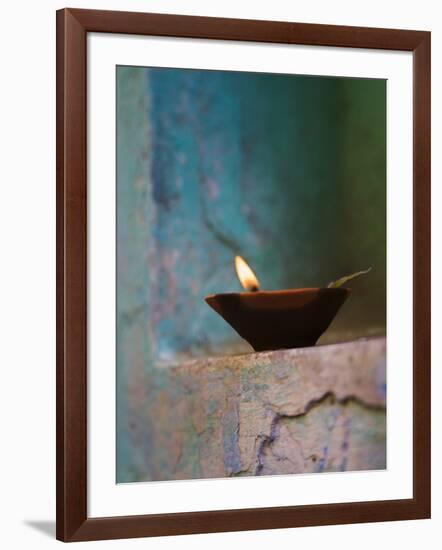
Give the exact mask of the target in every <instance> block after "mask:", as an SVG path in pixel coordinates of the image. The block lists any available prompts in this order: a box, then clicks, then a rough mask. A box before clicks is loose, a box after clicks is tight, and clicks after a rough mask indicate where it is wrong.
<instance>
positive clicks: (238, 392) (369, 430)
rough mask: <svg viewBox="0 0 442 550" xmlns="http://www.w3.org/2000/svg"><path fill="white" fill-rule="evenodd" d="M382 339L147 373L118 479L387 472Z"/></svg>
mask: <svg viewBox="0 0 442 550" xmlns="http://www.w3.org/2000/svg"><path fill="white" fill-rule="evenodd" d="M385 357H386V341H385V338H374V339H369V340H358V341H353V342H347V343H341V344H333V345H326V346H317V347H312V348H304V349H296V350H280V351H273V352H265V353H252V354H246V355H238V356H231V357H216V358H206V359H197V360H193V361H190V362H188V363H186V364H185V365H182V366H180V367H175V368H168V369H159V370H157V371H155V372H150V373H149V375H148V376H146V380H147V387H146V393H145V395H144V396H143V403H140V401H139V400H138V402H137V405H136V408H134V409H133V411H132V414H131V418H130V423H129V426H128V429H130V430H131V433H130V437H131V438H130V441H131V446H132V450H131V453H130V456H134V457H135V461H133V462H132V463H131V464H130V465H129V464H128V465H126V466H127V467H126V468H125V469H123V470H121V469H120V470H119V473H120V475H119V478H118V480H119V481H141V480H144V481H146V480H170V479H194V478H213V477H225V476H238V475H264V474H273V475H274V474H289V473H306V472H322V471H337V470H362V469H382V468H385V461H386V458H385V456H386V448H385V447H386V445H385V399H386V382H385V380H386V378H385V374H386V368H385Z"/></svg>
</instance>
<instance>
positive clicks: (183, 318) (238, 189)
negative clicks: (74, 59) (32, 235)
mask: <svg viewBox="0 0 442 550" xmlns="http://www.w3.org/2000/svg"><path fill="white" fill-rule="evenodd" d="M385 94H386V84H385V81H381V80H362V79H336V78H323V77H305V76H291V75H290V76H287V75H267V74H250V73H231V72H213V71H197V70H174V69H147V68H146V69H145V68H136V67H118V68H117V190H116V192H117V441H118V445H117V472H119V474H118V475H119V480H120V481H121V480H122V481H127V480H130V479H132V478H133V479H135V478H136V474H135V472H137V471H144V469H145V468H146V464H148V463H149V460H150V458H149V457H151V458H154V455H153V454H152V453H155V449H154V447H153V446H152V444H151V440H152V437H153V430H154V423H153V421H152V419H151V418H150V416H149V407H148V403H149V395H151V393H152V391H154V390H155V391H158V392H160V394H161V391H162V388H161V384H160V382H159V381H161V380H162V379H163V378H161V377H159V376H158V374H159V373H157V374H156V376H153V369H154V368H155V367H156V366H159V365H161V364H174V363H175V364H177V363H178V362H179V359H180V358H181V357H192V356H201V355H207V354H209V355H210V354H216V353H220V354H230V353H234V352H236V351H245V350H247V349H250V348H248V345H247V344H245V343H244V342H243V341H242V340H241V339H240V338H239V337H238V336H237V334H236V333H235V332H234V331H233V330H232V329H231V328H230V327H229V326H228V325H227V324H226V323H225V322H224V321H223V320H222V319H221V318H220V317H218V316H217V315H216V314H215V313H214V312H213V311H212V310H211V309H209V307H208V306H207V305H206V303H205V302H204V300H203V299H204V296H205V295H206V294H209V293H213V292H229V291H238V290H240V286H239V282H238V280H237V278H236V275H235V272H234V267H233V258H234V255H235V254H241V255H243V256H244V257H245V258H246V260H247V261H249V262H250V264H251V265H252V267H253V269H254V270H255V272H256V273H257V275H258V276H259V278H260V281H261V284H262V287H263V288H266V289H276V288H289V287H303V286H316V285H319V286H322V285H326V284H327V283H328V282H329V281H331V280H334V279H336V278H338V277H340V276H341V275H344V274H347V273H351V272H353V271H357V270H359V269H362V268H365V267H368V266H369V265H371V266H373V271H372V272H371V273H370V274H369V275H368V276H367V277H365V279H360V280H358V281H355V283H354V284H353V285H352V286H353V295H352V297H351V299H350V300H349V301H348V302H347V304H346V305H345V306H344V307H343V309H342V310H341V312H340V313H339V315H338V317H337V319H336V321H335V322H334V323H333V324H332V326H331V327H330V329H329V331H327V333H326V334H325V335H324V337H323V338H322V342H326V341H327V340H328V341H335V340H342V339H345V338H349V337H350V338H351V337H355V336H361V335H370V334H373V333H379V332H383V331H384V329H385V274H386V258H385V233H386V219H385V204H386V157H385V154H386V153H385V144H386V104H385V99H386V95H385ZM157 386H158V387H157ZM140 411H145V413H143V415H144V414H145V418H144V416H143V418H144V420H143V421H142V422H140ZM151 436H152V437H151ZM134 449H136V452H134ZM138 461H140V463H138ZM123 472H124V475H123Z"/></svg>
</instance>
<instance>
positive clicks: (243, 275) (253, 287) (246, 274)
mask: <svg viewBox="0 0 442 550" xmlns="http://www.w3.org/2000/svg"><path fill="white" fill-rule="evenodd" d="M235 269H236V274H237V275H238V279H239V280H240V282H241V284H242V286H243V287H244V288H245V290H247V291H248V292H256V291H257V290H259V281H258V279H257V278H256V275H255V274H254V273H253V271H252V270H251V269H250V267H249V265H248V263H247V262H246V261H245V260H244V259H243V258H241V256H235Z"/></svg>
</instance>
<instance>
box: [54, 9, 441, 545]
mask: <svg viewBox="0 0 442 550" xmlns="http://www.w3.org/2000/svg"><path fill="white" fill-rule="evenodd" d="M88 32H104V33H124V34H141V35H156V36H175V37H188V38H208V39H222V40H241V41H256V42H274V43H284V44H309V45H317V46H337V47H356V48H374V49H384V50H403V51H409V52H413V72H414V74H413V89H414V100H413V101H414V116H413V118H414V120H413V124H414V129H413V133H414V135H413V154H414V160H413V163H414V167H413V178H414V183H413V191H414V205H413V212H414V222H413V223H414V227H413V246H414V259H413V262H414V269H413V275H414V278H413V288H414V332H413V343H414V356H413V373H414V381H413V422H414V424H413V425H414V430H413V461H414V462H413V498H412V499H406V500H388V501H376V502H357V503H348V504H345V503H344V504H326V505H323V504H321V505H309V506H287V507H277V508H275V507H273V508H258V509H241V510H219V511H207V512H192V513H177V514H159V515H142V516H124V517H110V518H93V519H89V518H88V517H87V407H86V396H87V393H86V373H87V361H86V357H87V353H86V350H87V337H86V334H87V325H86V323H87V316H86V311H87V309H86V308H87V305H86V304H87V285H86V281H87V259H86V258H87V239H86V235H87V217H86V212H87V201H86V197H87V193H86V190H87V181H86V159H87V155H86V117H87V105H86V101H87V97H86V61H87V49H86V35H87V33H88ZM430 123H431V119H430V33H429V32H421V31H410V30H395V29H377V28H360V27H342V26H333V25H312V24H304V23H287V22H285V23H282V22H274V21H256V20H239V19H220V18H209V17H193V16H192V17H190V16H181V15H163V14H148V13H135V12H130V13H129V12H115V11H114V12H112V11H98V10H97V11H96V10H80V9H70V8H67V9H64V10H59V11H58V12H57V538H58V539H59V540H62V541H66V542H67V541H81V540H96V539H115V538H126V537H146V536H161V535H178V534H189V533H210V532H221V531H242V530H250V529H276V528H283V527H298V526H307V525H331V524H338V523H359V522H373V521H391V520H406V519H419V518H429V517H430V133H431V132H430Z"/></svg>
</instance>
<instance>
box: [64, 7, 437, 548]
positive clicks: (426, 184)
mask: <svg viewBox="0 0 442 550" xmlns="http://www.w3.org/2000/svg"><path fill="white" fill-rule="evenodd" d="M429 516H430V33H428V32H422V31H411V30H393V29H375V28H356V27H339V26H329V25H313V24H303V23H288V22H274V21H271V22H270V21H254V20H234V19H218V18H206V17H189V16H177V15H161V14H146V13H125V12H107V11H93V10H77V9H64V10H60V11H59V12H57V538H59V539H60V540H63V541H80V540H92V539H111V538H124V537H140V536H160V535H172V534H185V533H207V532H216V531H238V530H247V529H269V528H282V527H296V526H307V525H326V524H336V523H355V522H372V521H389V520H401V519H402V520H404V519H418V518H428V517H429Z"/></svg>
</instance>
